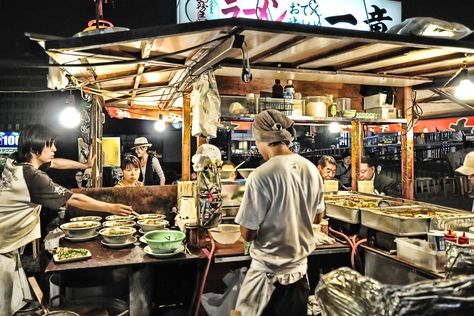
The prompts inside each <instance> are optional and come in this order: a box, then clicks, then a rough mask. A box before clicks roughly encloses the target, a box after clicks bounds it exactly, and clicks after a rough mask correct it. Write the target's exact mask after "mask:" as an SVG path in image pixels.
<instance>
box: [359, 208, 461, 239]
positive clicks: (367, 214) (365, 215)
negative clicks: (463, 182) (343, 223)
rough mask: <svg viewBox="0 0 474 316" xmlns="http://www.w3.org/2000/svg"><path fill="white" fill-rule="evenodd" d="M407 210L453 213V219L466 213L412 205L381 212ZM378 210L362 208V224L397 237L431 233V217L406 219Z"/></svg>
mask: <svg viewBox="0 0 474 316" xmlns="http://www.w3.org/2000/svg"><path fill="white" fill-rule="evenodd" d="M406 209H411V210H414V211H416V210H420V211H421V210H422V209H425V210H426V209H429V210H430V211H441V212H445V213H452V215H453V217H459V216H462V215H463V213H464V212H461V211H456V210H451V209H447V208H443V207H439V208H438V207H437V208H433V207H432V206H431V207H426V206H422V205H411V206H401V207H400V206H396V207H385V208H382V209H381V210H382V211H383V210H387V211H390V212H403V211H405V210H406ZM377 210H378V209H370V208H362V209H361V224H362V225H364V226H366V227H369V228H372V229H375V230H378V231H381V232H384V233H387V234H392V235H395V236H400V237H404V236H419V235H423V234H426V233H427V232H428V231H429V226H430V221H431V217H425V218H416V217H414V218H406V217H399V216H396V215H391V214H383V213H380V212H378V211H377Z"/></svg>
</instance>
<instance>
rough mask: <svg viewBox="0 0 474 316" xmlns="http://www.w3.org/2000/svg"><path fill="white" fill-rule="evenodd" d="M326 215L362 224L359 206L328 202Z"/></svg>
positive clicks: (350, 222) (346, 221)
mask: <svg viewBox="0 0 474 316" xmlns="http://www.w3.org/2000/svg"><path fill="white" fill-rule="evenodd" d="M326 216H327V217H330V218H335V219H337V220H340V221H343V222H345V223H349V224H360V210H359V208H357V207H346V206H341V205H337V204H332V203H326Z"/></svg>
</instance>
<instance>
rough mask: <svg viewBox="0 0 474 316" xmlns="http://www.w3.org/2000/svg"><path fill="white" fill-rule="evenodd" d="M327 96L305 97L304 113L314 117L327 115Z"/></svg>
mask: <svg viewBox="0 0 474 316" xmlns="http://www.w3.org/2000/svg"><path fill="white" fill-rule="evenodd" d="M327 113H328V98H327V97H326V96H312V97H306V105H305V110H304V115H306V116H314V117H327V116H328V115H327Z"/></svg>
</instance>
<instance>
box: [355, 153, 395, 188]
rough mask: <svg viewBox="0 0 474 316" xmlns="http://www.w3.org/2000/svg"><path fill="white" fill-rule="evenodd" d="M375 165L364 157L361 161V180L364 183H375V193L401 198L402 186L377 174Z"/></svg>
mask: <svg viewBox="0 0 474 316" xmlns="http://www.w3.org/2000/svg"><path fill="white" fill-rule="evenodd" d="M375 167H376V165H375V163H374V162H373V161H372V160H371V159H369V158H367V157H362V159H361V161H360V173H359V180H363V181H373V182H374V189H375V191H376V192H375V193H378V194H382V193H384V194H385V195H388V196H393V197H399V196H400V186H399V185H398V183H397V182H396V181H395V180H393V179H392V178H390V177H387V176H384V175H382V174H377V173H376V172H375Z"/></svg>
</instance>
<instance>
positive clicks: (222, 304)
mask: <svg viewBox="0 0 474 316" xmlns="http://www.w3.org/2000/svg"><path fill="white" fill-rule="evenodd" d="M246 271H247V268H245V267H244V268H241V269H239V270H235V271H231V272H229V273H227V274H226V275H225V276H224V278H223V279H222V280H223V282H224V283H225V285H227V289H226V291H225V292H224V293H223V294H219V293H205V294H203V295H202V300H201V303H202V306H203V307H204V309H205V310H206V313H207V314H209V316H214V315H215V316H221V315H230V312H231V311H232V310H233V309H234V308H235V304H236V303H237V296H238V295H239V292H240V287H241V285H242V283H243V282H244V278H245V272H246Z"/></svg>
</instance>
